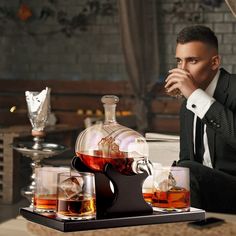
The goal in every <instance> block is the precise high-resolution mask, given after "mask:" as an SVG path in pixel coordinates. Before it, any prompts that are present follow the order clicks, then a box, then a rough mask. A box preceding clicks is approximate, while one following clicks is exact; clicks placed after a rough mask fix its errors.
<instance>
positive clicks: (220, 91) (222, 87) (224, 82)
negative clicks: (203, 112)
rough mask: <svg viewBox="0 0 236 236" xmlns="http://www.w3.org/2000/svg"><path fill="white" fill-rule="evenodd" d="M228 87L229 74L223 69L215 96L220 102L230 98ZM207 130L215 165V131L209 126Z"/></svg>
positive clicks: (223, 102) (222, 102)
mask: <svg viewBox="0 0 236 236" xmlns="http://www.w3.org/2000/svg"><path fill="white" fill-rule="evenodd" d="M228 88H229V74H228V73H227V72H226V71H225V70H224V69H221V72H220V77H219V80H218V83H217V86H216V89H215V92H214V95H213V97H214V98H215V99H216V100H217V101H218V102H220V103H221V104H225V103H226V101H227V98H228ZM206 132H207V139H208V146H209V151H210V156H211V161H212V164H213V167H214V163H215V160H214V157H215V153H214V151H215V138H216V135H215V131H214V130H212V129H210V128H208V127H207V129H206Z"/></svg>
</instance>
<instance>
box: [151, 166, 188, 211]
mask: <svg viewBox="0 0 236 236" xmlns="http://www.w3.org/2000/svg"><path fill="white" fill-rule="evenodd" d="M153 178H154V180H153V197H152V206H153V209H154V211H160V212H172V211H174V212H183V211H189V210H190V187H189V169H188V168H184V167H159V168H155V169H154V177H153Z"/></svg>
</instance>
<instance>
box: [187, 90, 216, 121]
mask: <svg viewBox="0 0 236 236" xmlns="http://www.w3.org/2000/svg"><path fill="white" fill-rule="evenodd" d="M214 101H215V99H214V98H213V97H211V96H209V95H208V94H207V93H206V92H205V91H203V90H202V89H196V90H195V91H194V92H193V93H192V94H191V95H190V96H189V97H188V100H187V106H186V107H187V109H188V110H190V111H192V112H193V113H194V114H195V115H197V116H198V117H199V118H200V119H202V118H203V117H204V116H205V114H206V112H207V111H208V109H209V108H210V106H211V105H212V103H214Z"/></svg>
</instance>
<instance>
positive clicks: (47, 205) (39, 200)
mask: <svg viewBox="0 0 236 236" xmlns="http://www.w3.org/2000/svg"><path fill="white" fill-rule="evenodd" d="M56 204H57V195H56V194H45V195H38V196H34V208H35V209H36V210H38V211H40V210H42V211H44V210H45V211H47V210H48V211H56Z"/></svg>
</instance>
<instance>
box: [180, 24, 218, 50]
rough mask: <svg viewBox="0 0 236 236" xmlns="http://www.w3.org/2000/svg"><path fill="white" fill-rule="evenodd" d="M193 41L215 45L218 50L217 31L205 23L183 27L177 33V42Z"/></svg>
mask: <svg viewBox="0 0 236 236" xmlns="http://www.w3.org/2000/svg"><path fill="white" fill-rule="evenodd" d="M193 41H200V42H203V43H207V44H209V45H211V46H213V47H214V48H215V49H217V50H218V40H217V37H216V35H215V33H214V32H213V31H212V30H211V29H210V28H208V27H206V26H203V25H195V26H188V27H185V28H184V29H182V30H181V31H180V32H179V34H178V35H177V39H176V42H177V44H178V43H179V44H185V43H189V42H193Z"/></svg>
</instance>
